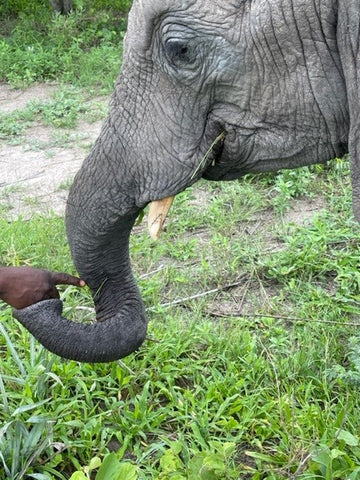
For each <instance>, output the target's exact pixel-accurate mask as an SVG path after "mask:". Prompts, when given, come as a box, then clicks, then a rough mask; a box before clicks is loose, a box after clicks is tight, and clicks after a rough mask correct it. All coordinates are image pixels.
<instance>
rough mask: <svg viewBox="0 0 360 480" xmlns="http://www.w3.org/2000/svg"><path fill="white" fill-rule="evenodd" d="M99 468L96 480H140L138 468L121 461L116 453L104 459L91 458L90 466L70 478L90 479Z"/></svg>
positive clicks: (72, 479)
mask: <svg viewBox="0 0 360 480" xmlns="http://www.w3.org/2000/svg"><path fill="white" fill-rule="evenodd" d="M96 469H99V470H98V472H97V474H96V476H95V480H125V479H126V480H138V478H139V477H138V468H137V467H136V466H135V465H132V464H131V463H129V462H120V461H119V460H118V458H117V456H116V455H115V454H114V453H110V454H109V455H107V456H106V457H105V458H104V460H103V461H101V459H100V458H99V457H94V458H92V459H91V461H90V464H89V466H88V467H84V468H83V469H81V470H78V471H77V472H74V473H73V474H72V476H71V477H70V480H90V479H91V478H93V477H92V476H91V473H92V472H93V471H94V470H96Z"/></svg>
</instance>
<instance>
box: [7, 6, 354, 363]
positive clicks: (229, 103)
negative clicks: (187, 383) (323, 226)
mask: <svg viewBox="0 0 360 480" xmlns="http://www.w3.org/2000/svg"><path fill="white" fill-rule="evenodd" d="M347 153H349V156H350V162H351V163H350V164H351V180H352V190H353V211H354V215H355V217H356V218H357V219H359V218H360V0H302V1H301V2H300V1H296V0H227V1H224V0H134V1H133V5H132V8H131V10H130V13H129V18H128V28H127V33H126V37H125V41H124V53H123V64H122V69H121V72H120V75H119V77H118V79H117V81H116V85H115V90H114V93H113V94H112V97H111V100H110V105H109V114H108V116H107V118H106V120H105V121H104V124H103V126H102V129H101V132H100V134H99V137H98V138H97V140H96V142H95V144H94V146H93V148H92V150H91V152H90V154H89V155H88V157H87V158H86V159H85V161H84V163H83V165H82V166H81V168H80V170H79V172H78V173H77V174H76V177H75V180H74V183H73V185H72V187H71V189H70V192H69V197H68V201H67V208H66V215H65V221H66V228H67V236H68V241H69V246H70V251H71V255H72V258H73V260H74V263H75V266H76V268H77V270H78V272H79V274H80V276H81V277H82V278H83V279H84V280H85V281H86V283H87V284H88V285H89V287H90V289H91V292H92V295H93V298H94V303H95V310H96V317H97V321H96V322H94V323H92V324H81V323H79V322H76V321H69V320H67V319H66V318H64V317H62V305H61V301H60V300H58V299H51V300H44V301H42V302H39V303H36V304H34V305H31V306H30V307H26V308H24V309H22V310H14V316H15V317H16V318H17V319H18V320H19V321H20V322H21V323H22V324H23V325H24V326H25V327H26V328H27V329H28V330H29V331H30V332H31V333H32V334H33V335H34V336H35V337H36V338H37V339H38V340H39V341H40V342H41V343H42V344H43V345H44V346H45V347H46V348H48V349H49V350H50V351H52V352H54V353H56V354H58V355H59V356H61V357H64V358H68V359H74V360H78V361H83V362H90V363H92V362H109V361H114V360H116V359H119V358H122V357H124V356H127V355H129V354H130V353H131V352H134V351H135V350H137V349H138V348H139V347H140V346H141V344H142V343H143V341H144V339H145V337H146V331H147V318H146V314H145V308H144V305H143V302H142V299H141V295H140V292H139V289H138V287H137V284H136V281H135V279H134V277H133V274H132V269H131V264H130V259H129V236H130V233H131V230H132V227H133V225H134V222H135V220H136V218H137V217H138V215H139V212H140V211H141V210H142V209H143V208H144V207H145V206H146V205H148V204H151V208H150V211H151V214H150V218H151V220H150V227H151V230H152V235H154V236H157V235H158V234H159V229H160V227H161V224H162V223H163V220H164V217H165V214H166V212H167V210H168V207H169V205H170V204H171V199H172V198H173V197H174V196H175V195H176V194H178V193H179V192H182V191H183V190H185V189H186V188H187V187H189V186H191V185H193V184H194V183H195V182H196V181H197V180H199V179H200V178H205V179H208V180H213V181H217V180H232V179H238V178H240V177H241V176H243V175H244V174H247V173H256V172H267V171H277V170H279V169H283V168H296V167H299V166H304V165H309V164H312V163H325V162H327V161H329V160H330V159H332V158H335V157H341V156H343V155H345V154H347Z"/></svg>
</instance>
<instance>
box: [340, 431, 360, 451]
mask: <svg viewBox="0 0 360 480" xmlns="http://www.w3.org/2000/svg"><path fill="white" fill-rule="evenodd" d="M337 438H338V439H339V440H344V442H345V443H346V445H349V447H357V446H358V445H359V439H358V438H357V437H355V435H353V434H352V433H350V432H348V431H347V430H339V431H338V433H337Z"/></svg>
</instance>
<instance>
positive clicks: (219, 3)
mask: <svg viewBox="0 0 360 480" xmlns="http://www.w3.org/2000/svg"><path fill="white" fill-rule="evenodd" d="M246 1H247V0H231V1H227V2H224V1H223V0H206V2H205V1H199V0H181V1H180V0H156V1H154V0H135V1H134V2H133V6H132V8H131V11H130V13H129V21H128V29H127V38H126V40H127V42H129V41H130V39H131V46H132V48H134V49H136V50H137V51H139V52H142V51H143V52H144V51H147V50H148V49H149V48H150V44H151V39H152V32H153V29H154V25H155V24H156V22H157V21H158V20H159V18H161V17H163V16H165V15H171V14H173V15H174V16H177V15H179V16H182V17H183V18H184V16H189V17H190V16H191V17H192V18H193V19H195V20H196V19H198V21H199V22H203V23H206V22H210V23H212V24H213V26H214V28H215V26H216V25H218V27H219V28H221V25H222V23H223V21H224V19H226V18H229V19H230V18H231V17H232V16H233V15H234V14H236V13H237V11H238V8H239V7H240V5H241V4H243V3H245V2H246Z"/></svg>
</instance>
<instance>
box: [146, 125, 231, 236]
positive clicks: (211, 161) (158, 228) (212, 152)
mask: <svg viewBox="0 0 360 480" xmlns="http://www.w3.org/2000/svg"><path fill="white" fill-rule="evenodd" d="M225 137H226V132H225V131H223V132H221V133H220V135H218V136H217V137H216V139H215V140H214V141H213V143H212V144H211V146H210V148H209V149H208V150H207V152H206V154H205V155H204V157H203V158H202V160H201V162H200V164H199V166H198V167H197V169H196V170H195V172H194V173H193V175H192V178H191V180H193V178H195V176H196V174H197V173H198V171H199V170H200V169H201V166H202V165H205V167H203V172H202V173H201V175H202V176H204V175H206V171H207V170H209V169H213V168H215V167H216V165H217V164H218V163H219V162H221V160H222V153H223V149H224V141H225ZM174 198H175V195H171V196H169V197H164V198H161V199H160V200H154V201H152V202H151V203H150V209H149V214H148V232H149V235H150V237H151V238H152V239H153V240H158V238H159V237H160V235H161V232H162V230H163V226H164V223H165V220H166V217H167V214H168V212H169V210H170V208H171V205H172V203H173V201H174Z"/></svg>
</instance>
